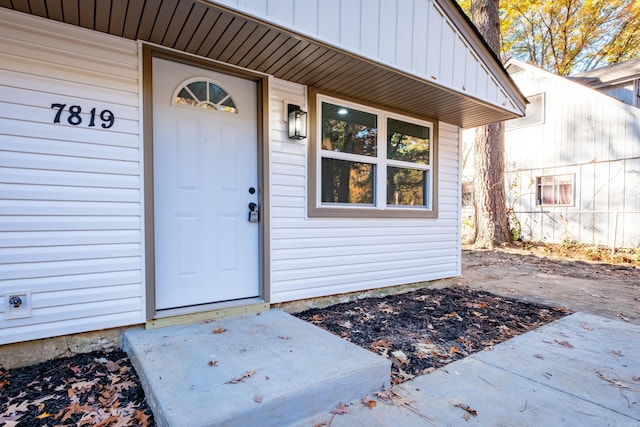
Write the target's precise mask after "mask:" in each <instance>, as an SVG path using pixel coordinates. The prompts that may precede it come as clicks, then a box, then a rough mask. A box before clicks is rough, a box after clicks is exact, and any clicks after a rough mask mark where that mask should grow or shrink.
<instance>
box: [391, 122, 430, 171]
mask: <svg viewBox="0 0 640 427" xmlns="http://www.w3.org/2000/svg"><path fill="white" fill-rule="evenodd" d="M387 158H388V159H392V160H402V161H405V162H412V163H418V164H421V165H428V164H429V128H428V127H425V126H420V125H416V124H413V123H407V122H403V121H400V120H395V119H387Z"/></svg>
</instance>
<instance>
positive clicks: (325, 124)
mask: <svg viewBox="0 0 640 427" xmlns="http://www.w3.org/2000/svg"><path fill="white" fill-rule="evenodd" d="M377 136H378V123H377V117H376V115H375V114H370V113H365V112H363V111H358V110H356V109H353V108H345V107H340V106H338V105H333V104H329V103H326V102H323V103H322V149H323V150H329V151H339V152H341V153H352V154H360V155H363V156H375V155H376V144H377Z"/></svg>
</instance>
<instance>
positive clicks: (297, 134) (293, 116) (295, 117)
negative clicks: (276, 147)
mask: <svg viewBox="0 0 640 427" xmlns="http://www.w3.org/2000/svg"><path fill="white" fill-rule="evenodd" d="M287 109H288V111H289V138H290V139H304V138H306V137H307V112H306V111H302V109H301V108H300V106H299V105H293V104H287Z"/></svg>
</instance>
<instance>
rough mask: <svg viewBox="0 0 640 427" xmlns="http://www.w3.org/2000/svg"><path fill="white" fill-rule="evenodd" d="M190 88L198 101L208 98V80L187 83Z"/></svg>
mask: <svg viewBox="0 0 640 427" xmlns="http://www.w3.org/2000/svg"><path fill="white" fill-rule="evenodd" d="M187 87H188V88H189V90H190V91H191V92H193V94H194V95H195V96H196V99H197V100H198V101H206V100H207V83H206V82H193V83H189V84H188V85H187Z"/></svg>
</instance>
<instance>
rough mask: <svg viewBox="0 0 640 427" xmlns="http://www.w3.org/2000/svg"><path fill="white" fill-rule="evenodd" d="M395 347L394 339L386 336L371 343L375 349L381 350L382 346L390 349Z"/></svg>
mask: <svg viewBox="0 0 640 427" xmlns="http://www.w3.org/2000/svg"><path fill="white" fill-rule="evenodd" d="M391 347H393V341H391V340H388V339H386V338H382V339H380V340H378V341H374V342H372V343H371V348H373V349H375V350H380V349H382V348H386V349H389V348H391Z"/></svg>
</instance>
